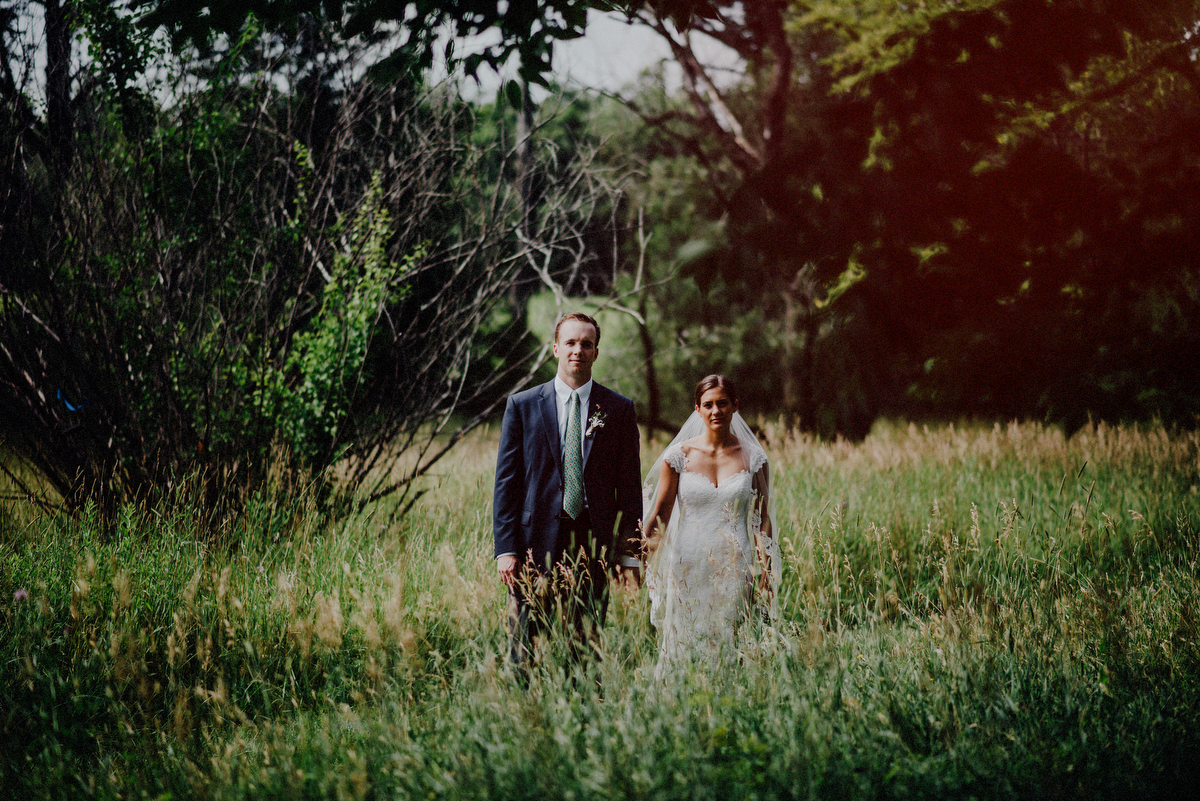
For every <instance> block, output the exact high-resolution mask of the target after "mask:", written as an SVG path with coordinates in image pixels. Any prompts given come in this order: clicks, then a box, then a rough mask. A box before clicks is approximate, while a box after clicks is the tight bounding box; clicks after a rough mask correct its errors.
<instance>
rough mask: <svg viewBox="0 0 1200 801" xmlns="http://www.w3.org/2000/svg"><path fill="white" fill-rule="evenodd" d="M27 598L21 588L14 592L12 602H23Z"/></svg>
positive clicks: (23, 589) (27, 594)
mask: <svg viewBox="0 0 1200 801" xmlns="http://www.w3.org/2000/svg"><path fill="white" fill-rule="evenodd" d="M28 597H29V593H28V592H26V590H25V588H24V587H21V588H20V589H18V590H17V591H16V592H14V593H13V600H14V601H24V600H25V599H26V598H28Z"/></svg>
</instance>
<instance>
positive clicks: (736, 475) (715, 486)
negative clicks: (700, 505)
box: [683, 467, 750, 489]
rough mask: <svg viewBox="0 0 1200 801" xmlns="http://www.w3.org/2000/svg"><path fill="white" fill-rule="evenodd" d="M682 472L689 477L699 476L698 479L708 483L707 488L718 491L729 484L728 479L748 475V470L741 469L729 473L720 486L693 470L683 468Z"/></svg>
mask: <svg viewBox="0 0 1200 801" xmlns="http://www.w3.org/2000/svg"><path fill="white" fill-rule="evenodd" d="M683 472H685V473H687V474H689V475H693V476H699V477H700V478H702V479H704V480H705V481H706V482H708V486H710V487H712V488H713V489H720V488H721V487H722V486H723V485H725V484H728V483H729V479H731V478H737V477H738V476H740V475H742V474H743V473H745V474H746V475H750V470H749V469H747V468H745V467H743V468H742V469H741V470H739V471H737V472H736V473H730V474H729V475H727V476H725V480H724V481H722V482H721V483H720V484H714V483H713V480H712V479H711V478H709V477H708V476H706V475H704V474H703V473H697V472H696V471H695V470H688V469H687V468H686V467H685V468H683Z"/></svg>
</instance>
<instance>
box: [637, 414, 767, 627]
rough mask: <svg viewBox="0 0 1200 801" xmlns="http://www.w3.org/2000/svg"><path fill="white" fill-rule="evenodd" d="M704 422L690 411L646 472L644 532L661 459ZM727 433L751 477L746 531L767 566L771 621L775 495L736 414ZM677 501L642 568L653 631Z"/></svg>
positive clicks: (754, 442) (759, 452) (754, 440)
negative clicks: (752, 491)
mask: <svg viewBox="0 0 1200 801" xmlns="http://www.w3.org/2000/svg"><path fill="white" fill-rule="evenodd" d="M704 430H705V426H704V420H703V419H702V418H701V417H700V413H699V412H695V411H693V412H692V414H691V416H690V417H688V419H687V422H685V423H684V424H683V428H681V429H679V433H678V434H676V435H675V438H674V439H673V440H671V443H670V444H669V445H668V446H667V447H666V448H664V449H663V451H662V453H660V454H659V455H658V458H657V459H655V460H654V465H653V466H652V467H651V468H650V472H649V473H647V474H646V480H645V481H644V482H643V483H642V524H643V527H644V528H648V527H649V525H650V517H651V515H652V514H653V513H654V507H655V502H656V501H657V500H658V484H659V479H660V478H661V476H662V465H663V457H664V456H665V454H666V453H667V452H668V451H670V450H671V449H672V448H674V447H675V446H677V445H679V444H680V443H683V442H686V441H687V440H689V439H692V438H694V437H698V436H699V435H700V434H702V433H704ZM729 430H730V432H731V433H732V434H733V435H734V436H736V437H737V438H738V444H739V445H741V448H742V457H743V459H744V469H745V470H746V471H747V472H750V473H751V474H752V475H753V477H754V489H755V491H756V493H757V495H756V498H757V499H759V502H756V504H755V507H754V508H753V509H751V510H750V511H749V515H750V517H749V528H750V532H749V533H750V536H751V538H752V541H754V540H761V541H762V544H763V546H764V547H765V548H766V551H767V554H768V556H769V560H770V565H771V575H770V586H771V593H770V596H771V597H770V604H769V610H768V609H767V608H764V611H769V614H770V619H771V620H772V621H774V620H775V619H776V618H777V616H778V611H779V610H778V603H779V602H778V597H779V579H780V575H781V572H782V566H781V563H780V558H779V528H778V526H777V525H776V523H775V495H774V493H772V492H771V480H770V471H769V469H768V466H767V453H766V451H765V450H764V449H763V447H762V445H761V444H759V441H758V437H756V436H755V435H754V432H753V431H752V430H751V429H750V426H749V425H748V424H747V423H746V421H745V419H743V417H742V415H741V414H740V413H739V412H734V413H733V420H732V421H731V423H730V427H729ZM762 498H766V499H767V503H766V509H763V508H762V505H761V499H762ZM679 518H680V513H679V500H678V498H676V501H675V506H674V508H673V509H672V510H671V521H670V523H668V524H667V530H666V532H660V534H659V536H660V537H661V539H660V541H659V546H658V549H657V550H656V551H655V552H654V555H653V556H652V557H651V558H650V560H649V562H647V564H646V587H647V589H648V590H649V593H650V620H651V622H653V623H654V625H655V626H656V627H661V626H662V623H663V614H664V609H663V607H664V601H665V597H664V591H665V588H667V587H669V586H670V582H669V581H668V578H669V577H668V576H666V575H665V573H664V571H665V570H669V569H670V568H669V565H670V562H671V560H670V559H667V558H665V555H666V554H669V553H670V552H671V551H672V549H673V548H674V546H675V541H676V536H677V534H678V532H679ZM766 520H769V521H770V527H769V531H770V532H771V533H770V536H764V534H763V528H764V526H763V522H764V521H766ZM754 565H755V569H756V570H757V569H758V560H757V559H755V560H754ZM759 605H760V607H765V606H766V605H765V604H764V603H763V599H761V598H760V599H759Z"/></svg>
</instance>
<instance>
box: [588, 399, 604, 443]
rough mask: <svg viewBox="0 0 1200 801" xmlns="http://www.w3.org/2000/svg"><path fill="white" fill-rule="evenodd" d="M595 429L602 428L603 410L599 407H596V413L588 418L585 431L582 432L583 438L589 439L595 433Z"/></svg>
mask: <svg viewBox="0 0 1200 801" xmlns="http://www.w3.org/2000/svg"><path fill="white" fill-rule="evenodd" d="M597 428H604V410H603V409H601V408H600V407H599V406H597V407H596V411H594V412H592V416H591V417H589V418H588V427H587V431H585V432H583V436H584V437H585V438H587V439H591V438H592V434H595V433H596V429H597Z"/></svg>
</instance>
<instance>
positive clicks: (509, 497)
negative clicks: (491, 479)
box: [492, 313, 642, 666]
mask: <svg viewBox="0 0 1200 801" xmlns="http://www.w3.org/2000/svg"><path fill="white" fill-rule="evenodd" d="M599 348H600V326H599V324H597V322H596V321H595V320H593V319H592V318H591V317H588V316H587V315H585V314H579V313H573V314H567V315H565V316H564V317H563V318H562V319H561V320H559V322H558V325H557V326H555V328H554V356H555V358H556V359H557V360H558V373H557V375H556V376H555V378H554V380H553V381H549V382H547V383H545V384H542V385H541V386H537V387H534V388H532V389H528V390H525V391H524V392H518V393H517V394H515V395H513V396H511V397H510V398H509V399H508V405H507V406H506V407H505V409H504V423H503V425H502V427H501V429H500V450H499V453H498V454H497V456H496V489H495V498H494V503H493V517H492V531H493V534H494V536H495V547H496V549H495V554H496V569H497V571H498V572H499V574H500V580H501V581H503V582H504V584H505V585H506V586H507V587H508V589H509V635H510V646H511V657H512V660H513V661H514V662H515V663H517V664H518V665H522V666H523V665H525V664H527V663H528V660H529V656H530V646H531V644H532V642H533V640H534V638H536V637H539V636H541V635H544V634H548V633H549V626H550V625H551V624H552V621H553V620H554V619H555V617H557V618H558V619H560V620H561V622H562V623H563V625H564V626H565V627H567V628H568V629H569V630H570V631H569V640H570V644H571V649H572V653H573V654H574V655H575V657H576V658H578V657H579V655H580V651H581V649H582V648H583V646H584V645H585V644H586V645H587V646H590V647H594V646H595V642H596V639H595V637H596V634H597V632H598V631H599V629H600V627H602V626H603V625H604V616H605V612H606V611H607V608H608V576H609V574H610V573H611V572H613V570H614V569H616V568H618V567H619V568H620V570H621V571H622V572H623V573H625V574H626V575H625V578H626V579H627V580H629V579H632V580H633V581H634V582H636V581H638V580H640V573H639V569H640V561H639V560H638V555H639V553H640V548H641V543H640V538H639V534H638V519H639V518H640V517H641V511H642V500H641V463H640V461H639V454H638V428H637V414H636V413H635V411H634V408H633V401H631V400H629V399H628V398H625V397H622V396H621V395H618V394H617V393H615V392H613V391H612V390H610V389H608V388H606V387H603V386H601V385H599V384H597V383H596V382H594V381H593V380H592V365H593V363H595V361H596V356H597V355H598V354H599V352H600V350H599Z"/></svg>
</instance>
